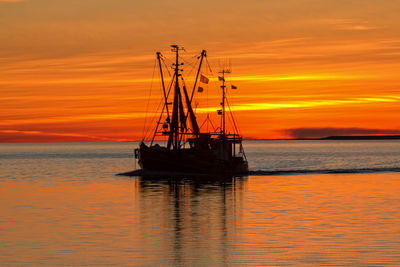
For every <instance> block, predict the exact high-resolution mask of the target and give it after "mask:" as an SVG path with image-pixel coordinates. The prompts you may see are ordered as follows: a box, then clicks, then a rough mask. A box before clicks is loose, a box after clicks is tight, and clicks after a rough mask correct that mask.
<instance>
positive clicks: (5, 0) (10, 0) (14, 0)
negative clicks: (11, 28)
mask: <svg viewBox="0 0 400 267" xmlns="http://www.w3.org/2000/svg"><path fill="white" fill-rule="evenodd" d="M18 2H25V0H0V3H18Z"/></svg>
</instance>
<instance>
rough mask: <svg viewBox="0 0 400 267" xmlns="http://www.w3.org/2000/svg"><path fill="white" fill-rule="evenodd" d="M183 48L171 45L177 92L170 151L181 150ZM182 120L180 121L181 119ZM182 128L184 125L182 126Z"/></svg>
mask: <svg viewBox="0 0 400 267" xmlns="http://www.w3.org/2000/svg"><path fill="white" fill-rule="evenodd" d="M183 49H184V48H183V47H179V46H178V45H171V51H172V52H175V53H176V59H175V64H173V65H174V66H175V69H174V72H175V74H174V76H175V91H174V104H173V109H172V121H171V125H170V126H171V130H170V134H169V137H168V149H170V148H171V147H172V148H173V149H179V147H180V138H179V130H180V127H179V121H180V119H181V120H182V119H183V118H180V117H182V115H181V114H182V112H183V110H182V109H183V106H182V97H181V92H180V88H179V76H180V74H179V71H180V69H179V66H180V65H183V63H179V51H180V50H183ZM179 118H180V119H179ZM181 126H182V125H181Z"/></svg>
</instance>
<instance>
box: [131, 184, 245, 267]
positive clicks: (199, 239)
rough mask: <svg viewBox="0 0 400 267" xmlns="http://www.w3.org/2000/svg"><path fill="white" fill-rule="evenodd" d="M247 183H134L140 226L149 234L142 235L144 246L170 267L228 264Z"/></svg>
mask: <svg viewBox="0 0 400 267" xmlns="http://www.w3.org/2000/svg"><path fill="white" fill-rule="evenodd" d="M246 183H247V177H230V178H225V179H218V180H215V179H214V180H211V179H210V180H198V179H197V180H196V179H170V178H169V179H159V178H158V179H151V178H140V179H138V180H137V182H136V183H135V187H136V188H135V189H136V192H137V194H138V197H137V198H136V199H137V201H138V202H139V203H138V204H139V212H140V217H141V218H142V220H143V221H142V222H141V223H142V224H141V226H143V229H149V227H150V229H152V230H153V231H152V233H151V237H149V236H148V235H147V236H146V233H143V235H142V236H141V237H142V238H143V240H142V242H150V243H152V244H151V246H152V249H154V250H155V251H156V252H155V253H156V254H158V253H157V251H158V252H159V253H160V255H162V256H163V257H167V259H164V260H166V261H167V262H169V263H170V264H172V265H181V264H183V263H185V264H187V263H188V262H189V263H193V264H200V265H201V263H202V262H203V263H210V262H219V263H221V262H225V263H226V262H227V260H228V259H227V256H228V255H229V249H230V245H231V244H232V242H233V239H234V238H235V228H236V223H237V220H240V219H241V214H237V213H238V212H239V213H240V211H241V210H242V209H241V207H238V208H237V205H241V199H242V198H243V191H244V190H243V187H245V186H246ZM147 234H148V233H147ZM154 237H156V238H154ZM154 240H158V241H157V242H155V243H156V244H153V242H154ZM189 265H191V264H189Z"/></svg>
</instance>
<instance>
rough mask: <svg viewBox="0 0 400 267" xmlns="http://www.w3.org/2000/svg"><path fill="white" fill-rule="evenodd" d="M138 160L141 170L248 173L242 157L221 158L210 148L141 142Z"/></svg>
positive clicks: (245, 162)
mask: <svg viewBox="0 0 400 267" xmlns="http://www.w3.org/2000/svg"><path fill="white" fill-rule="evenodd" d="M138 161H139V165H140V167H141V168H142V169H143V170H151V171H165V172H181V173H204V174H223V175H226V174H229V175H239V174H247V173H248V164H247V161H245V160H243V158H242V157H235V158H232V159H231V160H221V159H218V158H217V157H216V156H215V155H214V154H213V152H212V151H211V150H206V151H198V150H194V149H180V150H168V149H165V148H161V147H148V146H146V145H145V144H143V143H142V144H141V145H140V148H139V152H138Z"/></svg>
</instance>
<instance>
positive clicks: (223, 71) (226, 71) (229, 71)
mask: <svg viewBox="0 0 400 267" xmlns="http://www.w3.org/2000/svg"><path fill="white" fill-rule="evenodd" d="M218 73H220V74H222V77H221V76H218V80H222V85H221V89H222V102H221V106H222V122H221V124H222V127H221V129H222V134H223V135H225V130H226V128H225V88H226V86H225V73H228V74H229V73H231V70H230V69H229V68H223V69H222V70H221V71H219V72H218Z"/></svg>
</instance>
